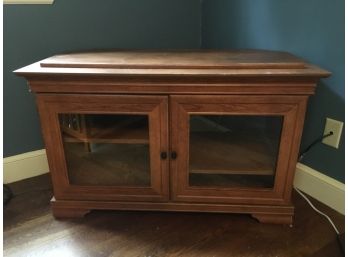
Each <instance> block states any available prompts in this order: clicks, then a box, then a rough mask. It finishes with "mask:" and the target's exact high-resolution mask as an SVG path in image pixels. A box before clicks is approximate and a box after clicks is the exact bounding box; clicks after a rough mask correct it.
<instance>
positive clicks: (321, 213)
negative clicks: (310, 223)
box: [294, 187, 340, 235]
mask: <svg viewBox="0 0 348 257" xmlns="http://www.w3.org/2000/svg"><path fill="white" fill-rule="evenodd" d="M294 189H295V190H296V191H297V193H299V194H300V195H301V196H302V197H303V198H304V199H305V200H306V201H307V203H308V204H309V205H310V206H311V207H312V208H313V210H315V211H316V212H317V213H319V214H320V215H322V216H324V217H325V218H326V219H327V220H328V221H329V222H330V223H331V225H332V227H333V228H334V230H335V231H336V233H337V235H339V234H340V232H339V231H338V229H337V227H336V226H335V224H334V223H333V222H332V220H331V219H330V217H329V216H327V215H326V214H325V213H323V212H321V211H319V210H318V209H317V208H316V207H315V206H314V205H313V204H312V202H311V201H310V200H309V199H308V198H307V196H305V195H304V194H303V193H302V192H301V191H300V190H299V189H298V188H296V187H294Z"/></svg>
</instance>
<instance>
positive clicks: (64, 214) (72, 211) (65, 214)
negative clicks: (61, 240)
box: [52, 206, 91, 219]
mask: <svg viewBox="0 0 348 257" xmlns="http://www.w3.org/2000/svg"><path fill="white" fill-rule="evenodd" d="M90 211H91V210H88V209H78V208H66V207H58V206H52V214H53V216H54V217H55V218H56V219H61V218H82V217H84V216H85V215H86V214H87V213H89V212H90Z"/></svg>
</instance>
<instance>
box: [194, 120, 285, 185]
mask: <svg viewBox="0 0 348 257" xmlns="http://www.w3.org/2000/svg"><path fill="white" fill-rule="evenodd" d="M282 123H283V119H282V116H231V115H191V116H190V148H189V149H190V156H189V185H190V186H204V187H265V188H271V187H273V185H274V177H275V170H276V164H277V156H278V148H279V142H280V134H281V130H282Z"/></svg>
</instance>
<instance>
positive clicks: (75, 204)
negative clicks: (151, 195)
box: [51, 197, 294, 224]
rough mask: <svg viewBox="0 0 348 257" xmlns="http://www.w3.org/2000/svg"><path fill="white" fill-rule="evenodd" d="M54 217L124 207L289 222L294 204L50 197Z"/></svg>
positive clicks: (75, 215)
mask: <svg viewBox="0 0 348 257" xmlns="http://www.w3.org/2000/svg"><path fill="white" fill-rule="evenodd" d="M51 206H52V212H53V215H54V217H55V218H79V217H83V216H84V215H86V214H87V213H89V212H90V211H91V210H123V211H176V212H213V213H239V214H240V213H246V214H251V215H252V217H254V218H256V219H257V220H258V221H259V222H261V223H272V224H292V221H293V215H294V207H293V206H292V205H284V206H275V205H272V206H271V205H241V204H206V203H204V204H200V203H173V202H170V203H168V202H163V203H153V202H112V201H76V200H56V199H55V198H54V197H53V198H52V200H51Z"/></svg>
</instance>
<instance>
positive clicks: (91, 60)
mask: <svg viewBox="0 0 348 257" xmlns="http://www.w3.org/2000/svg"><path fill="white" fill-rule="evenodd" d="M40 66H41V67H56V68H57V67H62V68H67V67H69V68H101V69H110V68H111V69H175V68H181V69H265V68H275V69H303V68H304V67H305V63H304V61H303V60H301V59H299V58H297V57H295V56H293V55H291V54H289V53H286V52H275V51H266V50H263V51H261V50H240V51H209V50H206V51H202V50H195V51H193V50H186V51H178V50H172V51H162V52H160V51H144V50H138V51H135V50H132V51H117V52H100V51H99V52H90V53H72V54H65V55H57V56H53V57H50V58H48V59H45V60H43V61H41V62H40Z"/></svg>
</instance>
